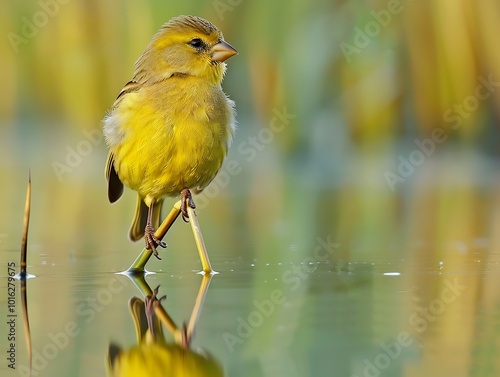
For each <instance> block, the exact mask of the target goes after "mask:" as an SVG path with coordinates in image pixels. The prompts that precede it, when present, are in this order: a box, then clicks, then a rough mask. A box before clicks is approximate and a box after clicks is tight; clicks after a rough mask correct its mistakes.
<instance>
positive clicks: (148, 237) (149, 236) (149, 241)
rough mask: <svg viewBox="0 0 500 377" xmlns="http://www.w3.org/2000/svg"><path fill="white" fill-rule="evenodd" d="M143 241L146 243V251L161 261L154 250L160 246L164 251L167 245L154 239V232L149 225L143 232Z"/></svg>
mask: <svg viewBox="0 0 500 377" xmlns="http://www.w3.org/2000/svg"><path fill="white" fill-rule="evenodd" d="M144 240H145V241H146V249H149V250H151V251H152V252H153V255H154V256H155V257H156V258H157V259H158V260H161V258H160V256H159V255H158V251H157V250H156V248H157V247H158V246H160V247H162V248H164V249H165V248H166V247H167V243H166V242H165V241H161V240H159V239H158V238H156V237H155V230H154V229H153V227H152V226H151V225H147V226H146V229H145V231H144Z"/></svg>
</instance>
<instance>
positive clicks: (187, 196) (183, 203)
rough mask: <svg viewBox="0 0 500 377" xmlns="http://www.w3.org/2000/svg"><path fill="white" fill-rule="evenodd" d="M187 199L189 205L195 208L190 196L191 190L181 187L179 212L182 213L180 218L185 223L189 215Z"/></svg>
mask: <svg viewBox="0 0 500 377" xmlns="http://www.w3.org/2000/svg"><path fill="white" fill-rule="evenodd" d="M188 201H189V206H190V207H191V208H192V209H195V208H196V205H195V204H194V201H193V197H192V196H191V191H189V189H188V188H183V189H182V190H181V213H182V220H184V221H185V222H186V223H187V222H189V215H188V211H187V206H188V205H187V202H188Z"/></svg>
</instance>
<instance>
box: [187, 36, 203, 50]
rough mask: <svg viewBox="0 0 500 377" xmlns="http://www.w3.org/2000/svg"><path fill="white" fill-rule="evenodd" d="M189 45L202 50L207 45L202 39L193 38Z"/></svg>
mask: <svg viewBox="0 0 500 377" xmlns="http://www.w3.org/2000/svg"><path fill="white" fill-rule="evenodd" d="M188 44H189V45H190V46H192V47H194V48H201V47H203V46H204V45H205V44H204V43H203V41H202V40H201V39H200V38H193V39H191V40H190V41H189V43H188Z"/></svg>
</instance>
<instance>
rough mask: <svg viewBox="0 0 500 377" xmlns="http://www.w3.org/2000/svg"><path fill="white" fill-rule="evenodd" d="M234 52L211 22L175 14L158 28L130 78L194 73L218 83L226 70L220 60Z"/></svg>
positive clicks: (156, 79)
mask: <svg viewBox="0 0 500 377" xmlns="http://www.w3.org/2000/svg"><path fill="white" fill-rule="evenodd" d="M235 54H237V51H236V50H235V49H234V48H233V47H232V46H231V45H230V44H229V43H227V42H226V41H224V37H223V35H222V32H221V31H220V30H219V29H217V28H216V27H215V26H214V25H213V24H212V23H210V22H208V21H207V20H204V19H203V18H200V17H196V16H179V17H175V18H172V19H171V20H170V21H168V22H167V23H165V24H164V25H163V26H162V27H161V28H160V30H158V32H157V33H156V34H155V35H154V36H153V38H152V40H151V42H150V43H149V45H148V47H147V48H146V50H145V51H144V53H143V54H142V55H141V57H140V58H139V59H138V60H137V62H136V64H135V77H134V80H136V81H138V82H159V81H162V80H164V79H166V78H169V77H172V76H194V77H199V78H202V79H204V80H208V81H210V82H212V83H213V84H219V83H220V82H221V81H222V78H223V76H224V73H225V71H226V64H225V63H224V61H225V60H226V59H228V58H230V57H231V56H233V55H235Z"/></svg>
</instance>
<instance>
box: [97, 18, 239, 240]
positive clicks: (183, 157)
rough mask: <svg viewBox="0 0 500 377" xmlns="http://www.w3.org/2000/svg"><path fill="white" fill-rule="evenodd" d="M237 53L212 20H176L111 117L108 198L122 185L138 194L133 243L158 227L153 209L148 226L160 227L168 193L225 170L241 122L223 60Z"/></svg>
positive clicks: (150, 50)
mask: <svg viewBox="0 0 500 377" xmlns="http://www.w3.org/2000/svg"><path fill="white" fill-rule="evenodd" d="M234 54H236V50H234V49H233V48H232V47H231V46H230V45H229V44H227V43H226V42H224V39H223V36H222V33H221V32H220V31H219V30H218V29H217V28H216V27H215V26H213V25H212V24H211V23H209V22H208V21H206V20H203V19H201V18H198V17H193V16H180V17H176V18H173V19H172V20H170V21H169V22H167V23H166V24H165V25H163V26H162V28H161V29H160V30H159V31H158V32H157V33H156V34H155V36H154V37H153V39H152V40H151V42H150V44H149V46H148V47H147V49H146V50H145V51H144V53H143V54H142V56H141V57H140V58H139V60H138V61H137V62H136V65H135V72H134V78H133V80H132V81H130V82H129V83H128V84H127V85H126V86H125V87H124V88H123V90H122V91H121V93H120V94H119V96H118V98H117V99H116V101H115V103H114V105H113V108H112V109H111V110H110V112H109V113H108V115H107V116H106V118H105V119H104V135H105V138H106V141H107V144H108V146H109V149H110V151H109V156H108V163H107V164H106V177H107V179H108V196H109V199H110V201H111V202H115V201H116V200H118V198H119V197H120V196H121V194H122V192H123V184H124V185H126V186H128V187H129V188H131V189H132V190H134V191H137V193H138V195H139V199H138V205H137V210H136V214H135V218H134V222H133V225H132V228H131V231H130V238H131V239H132V240H137V239H139V238H141V237H142V235H143V234H144V229H145V228H146V232H148V231H149V232H150V231H151V227H150V228H149V230H148V227H147V225H148V224H146V223H147V220H148V216H146V212H148V215H149V220H150V224H149V225H152V226H153V227H154V228H156V227H157V226H158V223H159V220H160V215H159V213H160V209H161V204H162V201H163V198H164V197H166V196H177V195H179V194H180V193H181V191H182V190H184V189H189V190H191V189H193V190H196V192H199V191H201V190H203V188H205V187H206V186H207V185H208V184H209V183H210V181H211V180H212V179H213V178H214V177H215V175H216V174H217V172H218V171H219V169H220V168H221V166H222V163H223V161H224V158H225V157H226V154H227V150H228V147H229V144H230V141H231V138H232V135H233V132H234V124H235V120H234V103H233V102H232V101H231V100H229V99H228V98H227V96H226V95H225V94H224V92H223V91H222V88H221V82H222V78H223V76H224V73H225V69H226V66H225V63H223V61H224V60H226V59H227V58H229V57H230V56H232V55H234ZM147 210H148V211H147ZM149 236H151V235H149ZM146 244H147V245H148V239H147V240H146ZM157 245H158V243H157V244H156V245H154V244H153V245H152V247H153V249H155V246H157ZM149 246H151V245H149Z"/></svg>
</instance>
